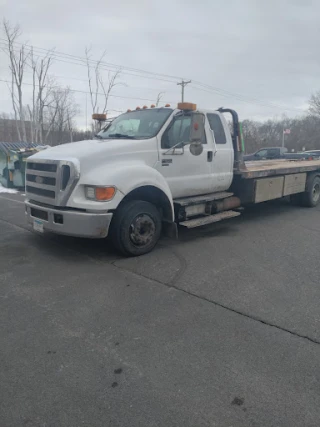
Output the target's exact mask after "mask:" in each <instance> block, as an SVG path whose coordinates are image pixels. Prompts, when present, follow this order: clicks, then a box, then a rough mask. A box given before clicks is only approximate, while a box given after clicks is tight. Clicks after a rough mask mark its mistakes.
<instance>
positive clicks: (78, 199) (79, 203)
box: [67, 161, 174, 221]
mask: <svg viewBox="0 0 320 427" xmlns="http://www.w3.org/2000/svg"><path fill="white" fill-rule="evenodd" d="M84 185H111V186H115V187H116V188H117V190H118V191H117V193H116V195H115V197H114V198H113V199H112V200H110V201H108V202H93V201H90V200H86V199H85V198H84ZM144 186H153V187H156V188H158V189H159V190H160V191H162V192H163V193H164V194H165V195H166V197H167V198H168V200H169V202H170V205H171V210H172V221H174V209H173V199H172V194H171V191H170V188H169V186H168V183H167V181H166V180H165V178H164V177H163V176H162V175H161V174H160V173H159V172H158V171H157V170H156V169H154V168H153V167H150V166H148V165H146V164H145V163H144V162H134V163H133V162H132V161H127V162H123V161H122V162H117V163H113V164H108V163H106V164H103V165H99V166H98V167H97V168H93V169H91V170H90V171H89V172H88V173H86V174H84V175H82V176H81V177H80V180H79V182H78V184H77V186H76V188H75V190H74V191H73V193H72V195H71V197H70V198H69V201H68V203H67V205H68V206H70V207H77V208H79V207H80V208H83V209H95V210H100V211H106V210H114V209H116V208H117V207H118V205H119V204H120V203H121V201H122V200H123V199H124V197H125V196H127V195H128V194H129V193H131V192H132V191H134V190H136V189H138V188H140V187H144Z"/></svg>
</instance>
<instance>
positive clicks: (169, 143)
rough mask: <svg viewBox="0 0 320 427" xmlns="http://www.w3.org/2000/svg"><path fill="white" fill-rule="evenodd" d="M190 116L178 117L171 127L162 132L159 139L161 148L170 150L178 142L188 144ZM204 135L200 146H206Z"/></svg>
mask: <svg viewBox="0 0 320 427" xmlns="http://www.w3.org/2000/svg"><path fill="white" fill-rule="evenodd" d="M190 126H191V117H190V116H180V117H176V118H175V119H173V122H172V123H171V125H170V126H169V127H168V128H167V129H166V131H165V132H164V134H163V136H162V139H161V148H171V147H173V146H174V145H176V144H178V143H179V142H189V137H190ZM206 143H207V139H206V135H205V134H204V135H203V140H202V144H206Z"/></svg>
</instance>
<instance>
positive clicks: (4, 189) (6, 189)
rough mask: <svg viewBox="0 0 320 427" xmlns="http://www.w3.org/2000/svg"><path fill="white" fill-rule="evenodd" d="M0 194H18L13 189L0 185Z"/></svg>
mask: <svg viewBox="0 0 320 427" xmlns="http://www.w3.org/2000/svg"><path fill="white" fill-rule="evenodd" d="M0 193H10V194H15V193H18V191H17V190H14V189H13V188H6V187H3V186H2V185H1V184H0Z"/></svg>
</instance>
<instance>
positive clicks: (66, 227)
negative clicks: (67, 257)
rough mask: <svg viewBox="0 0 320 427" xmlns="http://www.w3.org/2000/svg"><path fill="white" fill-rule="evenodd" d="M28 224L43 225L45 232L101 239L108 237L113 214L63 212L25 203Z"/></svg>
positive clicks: (28, 202)
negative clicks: (38, 223)
mask: <svg viewBox="0 0 320 427" xmlns="http://www.w3.org/2000/svg"><path fill="white" fill-rule="evenodd" d="M25 206H26V216H27V219H28V223H29V224H30V225H31V226H33V225H34V222H35V221H37V222H40V223H41V224H43V230H44V231H50V232H52V233H57V234H64V235H66V236H76V237H88V238H92V239H101V238H104V237H106V236H107V235H108V231H109V226H110V223H111V219H112V213H89V212H78V211H75V210H61V209H54V208H49V207H48V206H42V205H38V204H34V203H32V202H31V201H29V200H28V201H26V202H25Z"/></svg>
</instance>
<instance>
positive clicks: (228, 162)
mask: <svg viewBox="0 0 320 427" xmlns="http://www.w3.org/2000/svg"><path fill="white" fill-rule="evenodd" d="M207 118H208V127H209V130H208V133H209V138H210V140H211V142H212V144H213V147H214V151H213V161H212V174H213V178H212V191H213V192H214V191H223V190H227V189H228V188H229V187H230V185H231V182H232V179H233V160H234V151H233V146H232V139H231V133H230V130H229V128H228V125H227V122H226V120H225V119H224V117H223V116H222V115H221V114H220V113H218V112H214V113H207ZM209 138H208V141H209Z"/></svg>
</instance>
